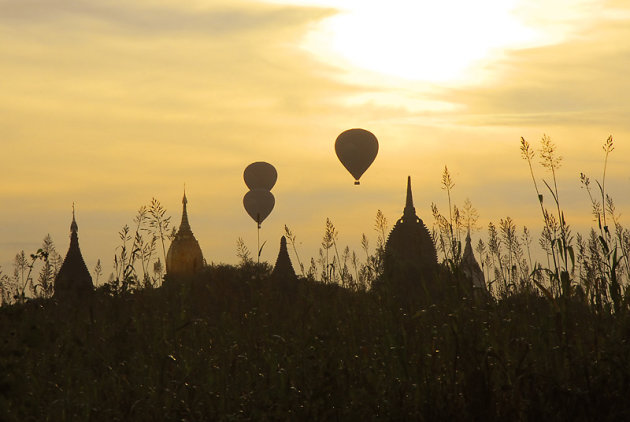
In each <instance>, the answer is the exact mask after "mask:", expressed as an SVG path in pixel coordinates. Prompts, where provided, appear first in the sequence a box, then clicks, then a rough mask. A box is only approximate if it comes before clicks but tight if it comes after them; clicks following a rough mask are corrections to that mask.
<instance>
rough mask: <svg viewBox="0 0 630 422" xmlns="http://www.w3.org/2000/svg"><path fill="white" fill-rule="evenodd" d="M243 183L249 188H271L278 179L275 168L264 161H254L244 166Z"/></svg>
mask: <svg viewBox="0 0 630 422" xmlns="http://www.w3.org/2000/svg"><path fill="white" fill-rule="evenodd" d="M243 179H244V180H245V184H246V185H247V187H248V188H250V189H266V190H271V188H273V186H274V185H275V184H276V180H278V172H276V168H275V167H274V166H272V165H271V164H269V163H266V162H264V161H256V162H255V163H251V164H250V165H248V166H247V167H246V168H245V171H244V172H243Z"/></svg>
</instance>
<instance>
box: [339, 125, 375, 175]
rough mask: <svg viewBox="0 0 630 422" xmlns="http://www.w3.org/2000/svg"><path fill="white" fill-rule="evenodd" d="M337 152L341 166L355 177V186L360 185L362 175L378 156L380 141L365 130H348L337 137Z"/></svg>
mask: <svg viewBox="0 0 630 422" xmlns="http://www.w3.org/2000/svg"><path fill="white" fill-rule="evenodd" d="M335 152H336V153H337V157H338V158H339V161H341V164H343V166H344V167H345V168H346V169H347V170H348V171H349V172H350V174H351V175H352V176H353V177H354V184H355V185H358V184H359V179H360V178H361V175H363V173H365V171H366V170H367V169H368V167H370V164H372V162H374V159H375V158H376V154H378V140H377V139H376V136H374V135H373V134H372V132H368V131H367V130H365V129H348V130H346V131H345V132H342V133H341V135H339V136H338V137H337V140H336V141H335Z"/></svg>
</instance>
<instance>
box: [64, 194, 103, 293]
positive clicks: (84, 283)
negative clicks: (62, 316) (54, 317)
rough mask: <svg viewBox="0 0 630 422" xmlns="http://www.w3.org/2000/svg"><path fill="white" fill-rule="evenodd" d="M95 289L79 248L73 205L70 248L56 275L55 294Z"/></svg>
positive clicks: (84, 291) (86, 291)
mask: <svg viewBox="0 0 630 422" xmlns="http://www.w3.org/2000/svg"><path fill="white" fill-rule="evenodd" d="M93 289H94V284H93V283H92V276H91V275H90V272H89V271H88V269H87V266H86V265H85V261H84V260H83V255H81V249H80V248H79V226H78V225H77V222H76V219H75V218H74V206H73V207H72V224H71V225H70V248H68V253H67V254H66V259H64V261H63V264H62V265H61V268H60V269H59V272H58V273H57V277H55V296H57V297H59V296H65V295H82V294H86V293H89V292H91V291H92V290H93Z"/></svg>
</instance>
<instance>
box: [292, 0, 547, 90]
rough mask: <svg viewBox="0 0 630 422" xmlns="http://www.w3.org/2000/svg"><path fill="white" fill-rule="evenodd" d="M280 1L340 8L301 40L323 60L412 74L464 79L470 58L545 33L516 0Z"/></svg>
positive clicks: (529, 42) (476, 60)
mask: <svg viewBox="0 0 630 422" xmlns="http://www.w3.org/2000/svg"><path fill="white" fill-rule="evenodd" d="M283 3H293V4H295V3H299V4H309V5H318V6H323V7H332V8H335V9H337V10H339V13H337V14H335V15H333V16H332V17H330V18H328V19H325V20H324V21H322V22H321V23H320V25H318V26H317V27H315V28H313V30H312V31H311V32H310V33H309V34H308V35H307V36H306V38H305V40H304V45H303V47H304V48H306V49H307V50H309V51H311V52H312V53H314V54H315V55H316V56H317V57H319V58H320V59H321V60H323V61H326V62H329V63H332V64H335V65H337V66H340V67H343V68H345V69H350V68H353V70H354V69H360V70H363V71H368V72H372V73H376V74H380V75H384V76H387V77H394V78H401V79H405V80H412V81H426V82H461V81H464V82H466V81H468V82H469V81H470V78H471V77H472V78H475V77H477V75H475V74H474V72H473V70H474V69H473V67H474V66H475V65H477V64H480V63H482V62H483V61H484V60H485V59H488V58H490V57H496V56H497V55H500V54H501V51H502V50H504V49H507V48H522V47H526V46H533V45H539V44H541V43H545V42H548V41H549V39H548V38H549V34H545V33H543V32H542V31H537V30H535V29H533V28H531V27H528V26H526V25H525V24H524V23H523V22H522V21H520V20H519V19H518V17H517V16H516V14H515V9H516V8H517V7H518V6H519V1H516V0H477V1H468V0H466V1H462V0H442V1H439V2H437V1H431V2H429V1H404V0H390V1H388V2H387V3H386V5H384V4H385V3H384V2H369V1H361V0H359V1H353V0H347V1H315V0H311V1H308V0H302V1H283Z"/></svg>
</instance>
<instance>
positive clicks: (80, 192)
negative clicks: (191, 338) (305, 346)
mask: <svg viewBox="0 0 630 422" xmlns="http://www.w3.org/2000/svg"><path fill="white" fill-rule="evenodd" d="M377 3H378V4H379V5H376V4H377ZM423 3H426V5H425V4H423ZM434 3H435V4H434ZM380 4H384V3H383V2H365V1H353V0H347V1H333V0H321V1H316V0H309V1H298V0H294V1H291V0H282V1H254V0H249V1H245V0H236V1H235V0H229V1H228V0H213V1H211V0H194V1H189V2H181V1H176V0H137V1H134V2H129V1H122V0H107V1H105V0H19V1H18V0H0V145H1V147H2V148H1V149H0V153H1V157H2V165H1V167H0V177H1V180H2V182H1V184H0V204H1V206H0V266H1V268H0V269H1V270H2V271H4V272H5V273H12V269H11V262H12V261H13V258H14V256H15V254H16V253H17V252H19V251H20V250H22V249H24V250H25V251H26V252H27V254H28V253H33V252H35V250H36V249H37V248H38V247H39V245H40V244H41V241H42V239H43V238H44V236H45V235H46V234H50V235H51V236H52V238H53V240H54V241H55V243H56V245H57V249H58V250H59V252H60V253H61V254H62V255H65V252H66V250H67V247H68V244H69V226H70V222H71V219H72V204H73V203H75V204H76V216H77V222H78V225H79V239H80V244H81V248H82V252H83V256H84V258H85V261H86V264H87V266H88V268H89V269H90V270H92V269H93V268H94V266H95V264H96V261H97V259H100V260H101V261H102V263H103V267H104V269H105V271H106V272H109V271H111V267H112V263H113V257H114V254H115V252H116V248H117V247H118V246H119V243H120V242H119V240H118V232H119V231H120V229H121V228H122V226H124V225H125V224H132V222H133V218H134V216H135V214H136V211H137V210H138V209H139V208H140V207H141V206H142V205H148V204H149V203H150V202H151V199H152V198H154V197H155V198H157V199H158V200H160V202H161V203H162V204H163V205H164V206H165V207H166V208H167V210H168V214H169V215H171V216H172V222H173V223H174V224H175V225H176V226H177V225H179V221H180V218H181V199H182V194H183V190H184V185H185V186H186V193H187V197H188V201H189V202H188V212H189V219H190V223H191V226H192V229H193V232H194V233H195V235H196V237H197V239H198V240H199V243H200V245H201V248H202V250H203V253H204V256H205V258H206V260H207V262H208V263H236V262H237V257H236V242H237V239H238V238H239V237H240V238H242V239H243V240H244V242H245V244H246V245H247V246H248V247H249V249H250V250H252V251H255V250H256V247H257V246H256V245H257V243H256V242H257V233H256V224H255V223H254V222H253V221H252V220H251V219H250V217H249V216H248V215H247V213H246V212H245V210H244V209H243V205H242V198H243V195H244V194H245V193H246V192H247V187H246V186H245V184H244V182H243V178H242V173H243V170H244V169H245V167H246V166H247V165H248V164H250V163H252V162H255V161H266V162H269V163H271V164H273V165H274V166H275V167H276V169H277V172H278V182H277V184H276V186H275V187H274V188H273V190H272V193H273V194H274V196H275V199H276V205H275V208H274V210H273V212H272V213H271V215H270V216H269V217H268V218H267V219H266V220H265V222H264V223H263V225H262V229H261V233H260V235H261V239H262V241H267V243H266V245H265V247H264V249H263V252H262V256H261V258H262V259H263V260H267V261H269V262H271V263H273V262H275V258H276V256H277V251H278V245H279V240H280V236H281V235H282V234H283V232H284V226H285V225H287V226H289V227H290V228H291V230H292V231H293V232H294V233H295V234H296V236H297V242H298V245H297V247H298V251H299V253H300V255H301V258H302V260H307V259H308V258H310V257H311V256H316V255H317V250H318V248H319V247H320V243H321V239H322V235H323V230H324V224H325V222H326V218H330V219H331V221H332V222H333V223H334V225H335V227H336V228H337V230H338V232H339V238H338V243H339V245H340V246H341V247H344V246H345V245H349V246H350V248H351V249H353V250H356V251H357V252H360V246H359V245H360V240H361V234H362V233H365V234H366V235H367V236H368V238H369V239H370V242H371V245H372V246H374V245H375V244H376V232H375V231H374V217H375V215H376V212H377V210H382V211H383V213H384V214H385V216H386V217H387V219H388V221H389V223H390V227H391V225H393V224H394V223H395V221H396V219H398V218H399V217H400V216H401V214H402V208H403V206H404V194H405V183H406V179H407V176H408V175H410V176H411V177H412V187H413V192H414V201H415V206H416V211H417V213H418V215H419V216H420V217H421V218H422V219H423V220H424V221H425V223H426V224H427V226H428V227H429V228H431V227H432V225H433V217H432V216H431V210H430V205H431V203H432V202H434V203H436V204H437V205H438V207H439V208H440V209H441V210H443V211H444V212H446V211H447V198H446V195H445V192H444V191H443V190H441V188H440V179H441V174H442V171H443V169H444V166H448V169H449V171H450V173H451V175H452V177H453V179H454V181H455V187H454V189H453V192H452V197H453V201H454V203H455V204H459V205H462V204H463V202H464V200H465V199H466V198H469V199H470V201H471V202H472V204H473V205H474V206H475V207H476V208H477V210H478V212H479V215H480V218H479V227H480V228H481V230H479V231H477V232H476V233H475V235H474V237H476V238H484V237H485V234H486V232H485V228H486V227H487V224H488V222H490V221H493V222H498V220H499V219H501V218H505V217H506V216H510V217H512V218H513V219H514V220H515V222H516V223H517V225H518V226H519V227H522V226H523V225H527V226H528V227H529V228H531V229H532V230H533V231H534V232H535V233H537V232H539V229H540V227H541V218H540V209H539V208H538V203H537V199H536V194H535V192H534V188H533V185H532V182H531V178H530V175H529V170H528V167H527V163H526V162H524V161H523V160H522V159H521V157H520V152H519V142H520V137H521V136H523V137H525V139H527V140H528V141H529V142H530V143H531V144H532V145H534V146H536V147H537V146H538V145H539V141H540V139H541V137H542V136H543V134H546V135H548V136H550V137H551V139H552V141H553V142H554V143H555V144H556V145H557V148H558V153H559V155H561V156H562V157H563V161H562V167H561V169H560V171H559V173H558V184H559V189H560V195H561V197H560V201H561V203H562V206H563V208H564V209H565V214H566V217H567V220H568V222H569V224H571V225H572V226H573V227H574V228H575V229H576V230H578V231H585V230H586V229H587V228H588V227H590V226H591V225H592V221H591V220H592V217H591V215H590V203H589V200H588V196H587V195H586V192H585V191H584V190H583V189H581V188H580V183H579V175H580V172H584V173H586V174H587V175H589V176H590V177H591V178H592V179H599V180H601V178H602V170H603V159H604V154H603V151H602V145H603V143H604V141H605V140H606V138H607V137H608V136H609V135H612V136H613V138H614V142H615V150H614V151H613V152H612V154H611V155H610V157H609V161H608V170H607V176H606V177H607V179H606V187H607V190H608V192H609V193H610V194H611V196H612V197H613V198H614V199H615V201H616V204H617V208H618V210H619V212H620V214H621V217H620V219H621V221H622V223H624V224H625V225H626V226H629V225H630V221H629V220H628V218H629V217H628V215H627V211H626V210H628V209H630V119H629V118H628V117H629V116H630V101H628V98H630V78H628V69H630V5H629V4H628V3H627V2H626V1H625V0H619V1H616V0H611V1H594V0H544V1H543V0H529V1H518V0H510V1H507V0H479V1H476V2H469V1H456V0H445V1H442V2H417V1H400V0H392V1H389V2H387V5H386V6H384V5H380ZM354 127H360V128H365V129H367V130H370V131H371V132H373V133H374V134H375V135H376V137H377V138H378V140H379V145H380V149H379V154H378V157H377V158H376V160H375V162H374V163H373V164H372V166H371V167H370V168H369V169H368V171H367V172H366V173H365V174H364V175H363V177H362V178H361V185H360V186H354V185H353V178H352V176H350V174H349V173H348V172H347V171H346V170H345V169H344V168H343V166H342V165H341V164H340V163H339V161H338V160H337V157H336V156H335V152H334V142H335V139H336V137H337V136H338V135H339V134H340V133H341V132H342V131H344V130H346V129H349V128H354ZM535 171H536V175H537V177H538V178H539V179H542V178H546V179H547V180H549V175H548V174H547V173H545V172H544V171H543V169H542V168H541V167H540V166H536V167H535Z"/></svg>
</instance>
